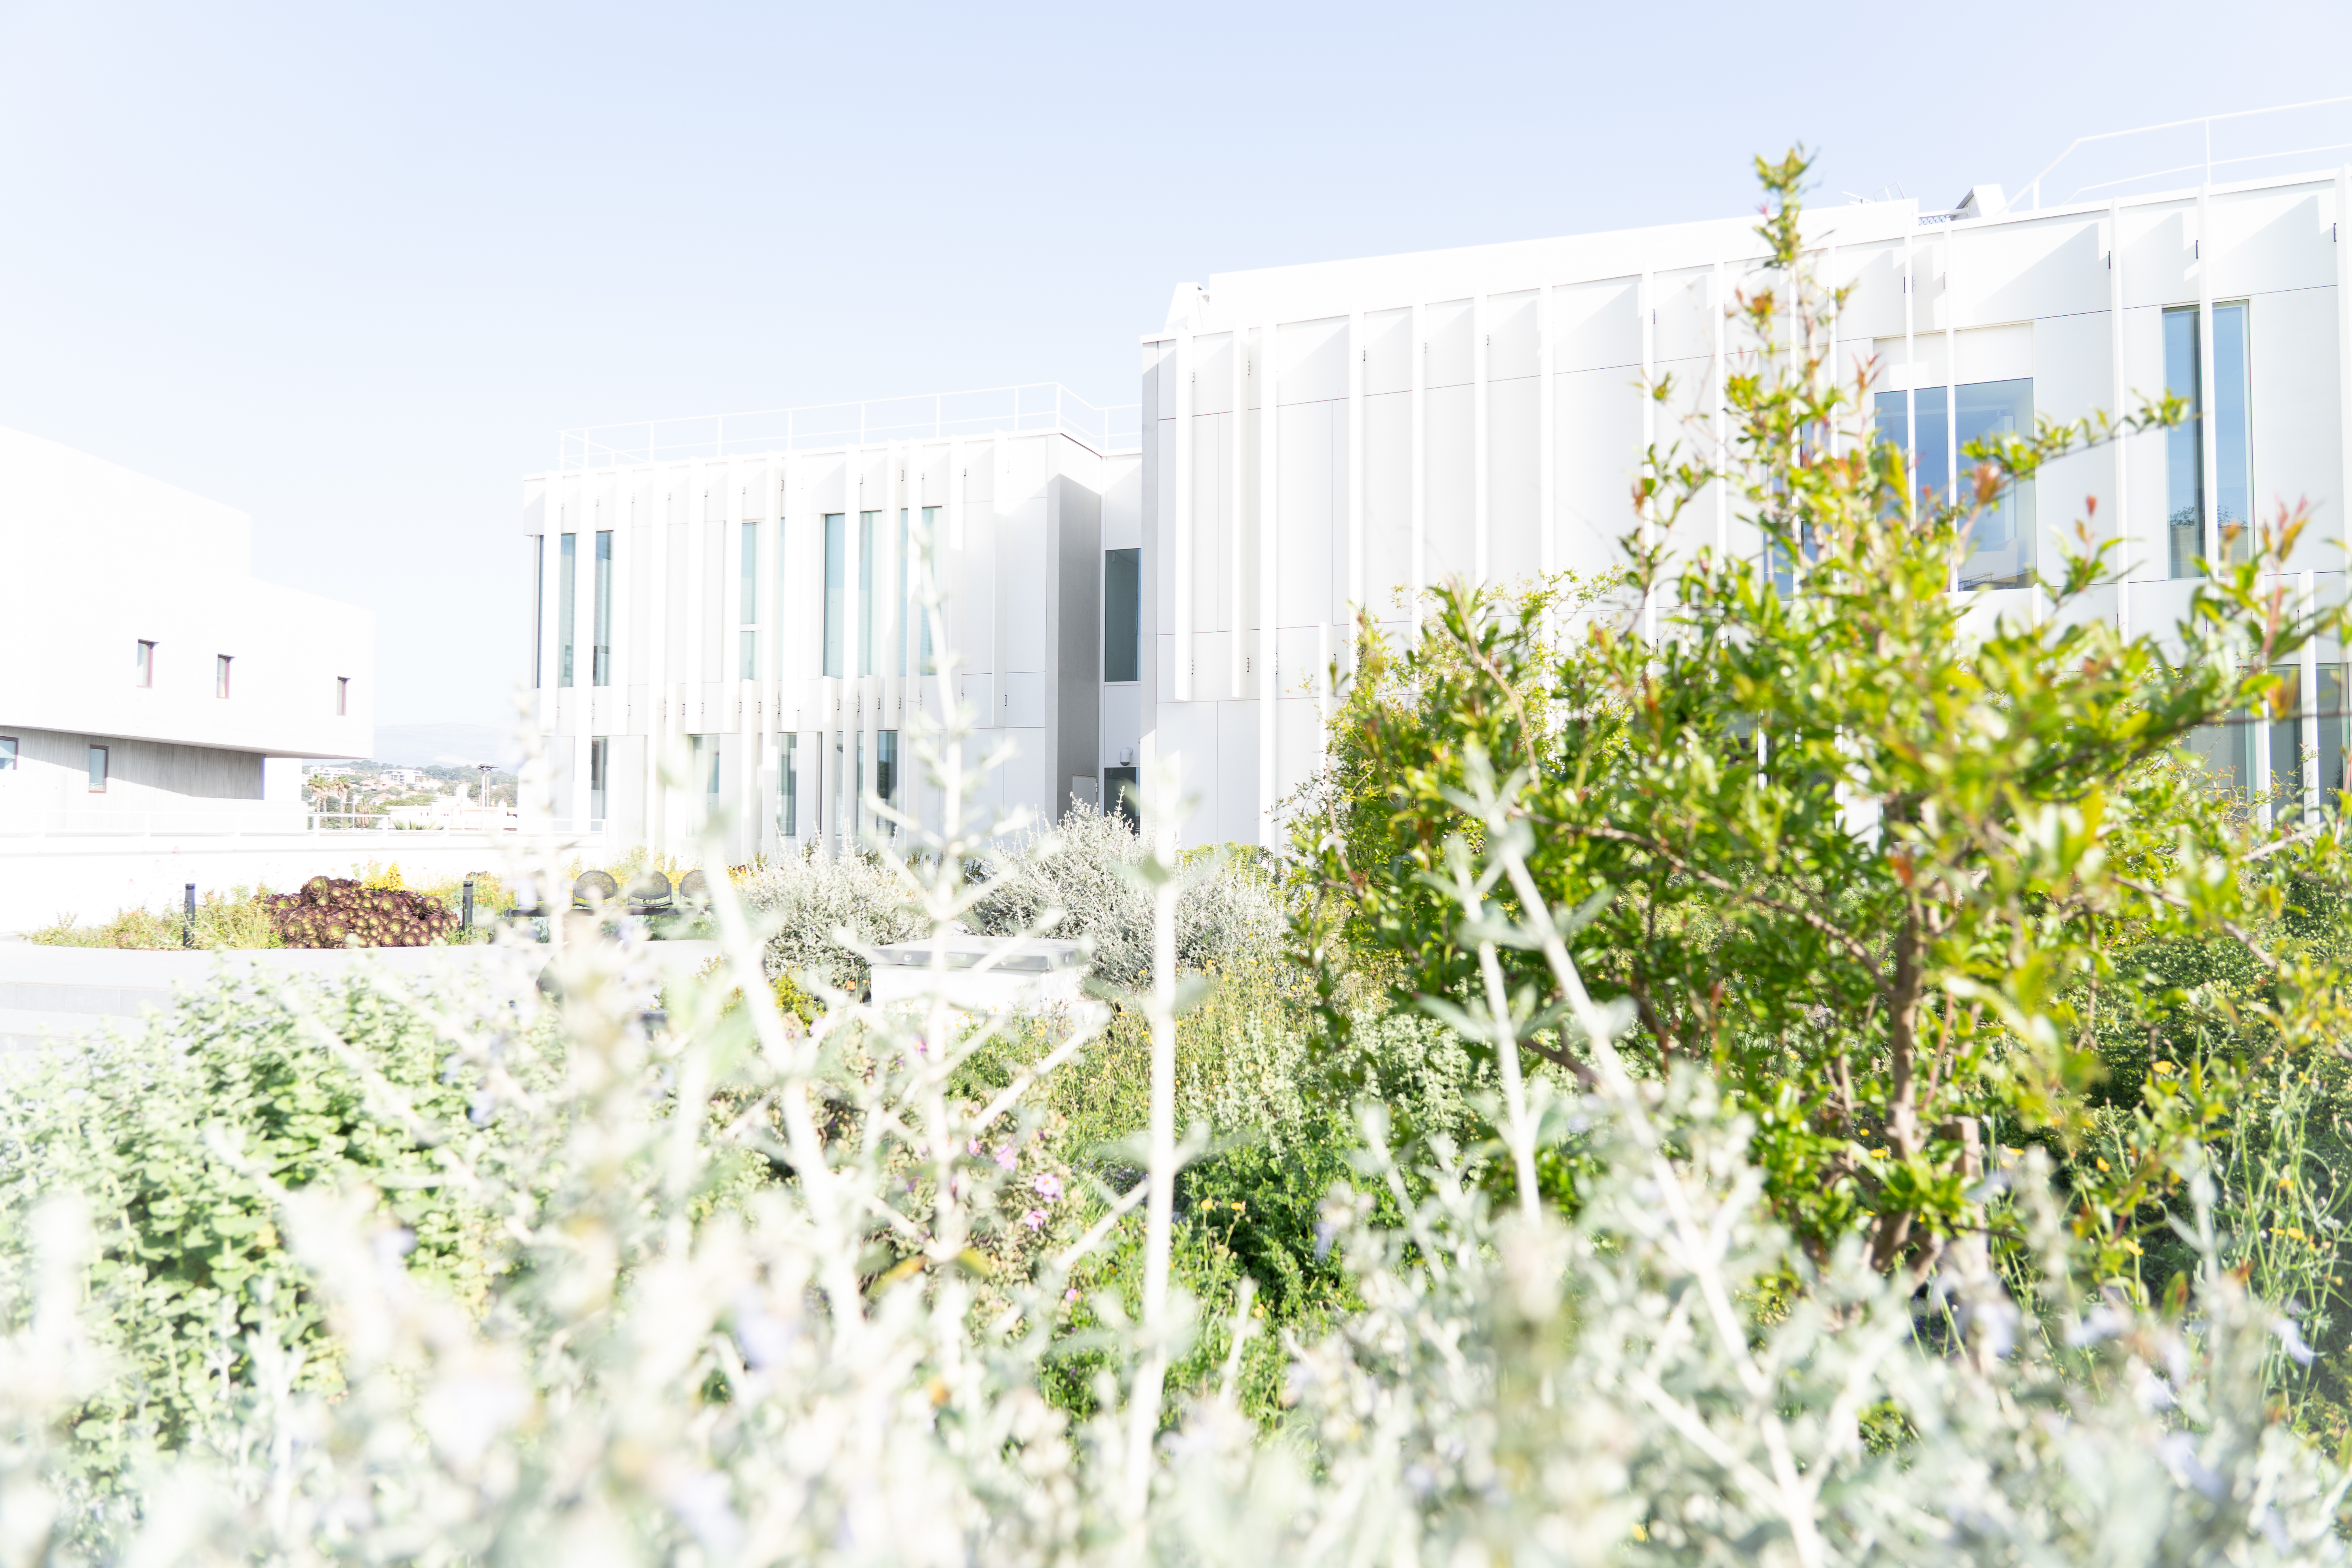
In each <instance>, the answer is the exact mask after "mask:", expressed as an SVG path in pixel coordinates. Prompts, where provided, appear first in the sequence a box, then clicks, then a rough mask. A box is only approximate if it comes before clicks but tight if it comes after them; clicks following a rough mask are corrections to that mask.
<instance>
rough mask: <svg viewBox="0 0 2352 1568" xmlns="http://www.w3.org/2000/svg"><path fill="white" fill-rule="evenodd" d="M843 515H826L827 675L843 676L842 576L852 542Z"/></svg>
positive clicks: (825, 624)
mask: <svg viewBox="0 0 2352 1568" xmlns="http://www.w3.org/2000/svg"><path fill="white" fill-rule="evenodd" d="M845 521H847V520H846V518H845V515H844V514H843V513H841V512H837V511H829V512H826V513H825V514H824V673H825V674H827V675H839V674H840V673H841V615H842V611H843V609H844V608H845V606H844V605H843V604H842V595H841V589H842V581H841V579H842V573H843V570H844V568H845V565H846V564H847V563H846V562H845V560H844V559H843V556H844V553H845V552H846V551H847V549H848V546H849V540H848V538H847V536H846V531H845V527H844V524H845Z"/></svg>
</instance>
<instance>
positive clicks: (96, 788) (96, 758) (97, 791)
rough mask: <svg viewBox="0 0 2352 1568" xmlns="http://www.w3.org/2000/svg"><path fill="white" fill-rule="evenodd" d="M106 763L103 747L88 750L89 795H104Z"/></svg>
mask: <svg viewBox="0 0 2352 1568" xmlns="http://www.w3.org/2000/svg"><path fill="white" fill-rule="evenodd" d="M106 761H107V759H106V748H105V747H104V746H92V747H91V748H90V749H89V793H90V794H92V795H104V794H105V793H106Z"/></svg>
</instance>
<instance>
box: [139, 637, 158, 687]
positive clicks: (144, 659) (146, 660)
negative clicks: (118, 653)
mask: <svg viewBox="0 0 2352 1568" xmlns="http://www.w3.org/2000/svg"><path fill="white" fill-rule="evenodd" d="M138 680H139V684H140V685H142V686H152V685H154V684H155V645H154V644H153V643H151V642H142V643H141V644H140V645H139V675H138Z"/></svg>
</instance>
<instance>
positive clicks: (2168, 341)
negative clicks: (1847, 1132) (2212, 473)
mask: <svg viewBox="0 0 2352 1568" xmlns="http://www.w3.org/2000/svg"><path fill="white" fill-rule="evenodd" d="M2197 359H2198V342H2197V307H2196V306H2194V305H2189V306H2186V307H2184V308H2182V309H2180V310H2167V311H2166V312H2165V313H2164V390H2165V392H2166V393H2167V394H2168V395H2171V396H2174V397H2178V398H2179V399H2180V400H2181V401H2182V402H2184V403H2186V404H2188V405H2189V416H2188V417H2187V418H2185V419H2183V420H2182V421H2181V422H2180V423H2179V424H2178V425H2175V426H2173V427H2172V428H2171V429H2169V430H2167V431H2166V432H2165V433H2164V509H2165V512H2166V529H2165V532H2166V534H2167V536H2168V543H2169V545H2170V556H2171V562H2170V565H2171V572H2170V574H2171V575H2172V576H2175V577H2194V576H2196V575H2197V562H2198V560H2199V558H2200V557H2201V556H2202V555H2203V554H2204V553H2205V431H2204V413H2205V408H2204V401H2203V386H2204V377H2203V376H2202V375H2201V374H2200V372H2199V367H2198V363H2197Z"/></svg>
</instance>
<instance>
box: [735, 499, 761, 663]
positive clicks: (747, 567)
mask: <svg viewBox="0 0 2352 1568" xmlns="http://www.w3.org/2000/svg"><path fill="white" fill-rule="evenodd" d="M740 597H741V599H742V605H741V612H740V616H739V619H740V622H741V624H742V628H743V629H742V630H741V632H740V633H739V634H738V635H737V637H736V642H737V644H738V645H739V646H738V648H737V668H736V674H737V675H738V676H739V677H740V679H745V680H753V679H758V677H759V674H760V633H759V630H758V627H759V625H760V525H759V524H758V523H756V522H747V523H745V524H744V525H743V566H742V584H741V590H740Z"/></svg>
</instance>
